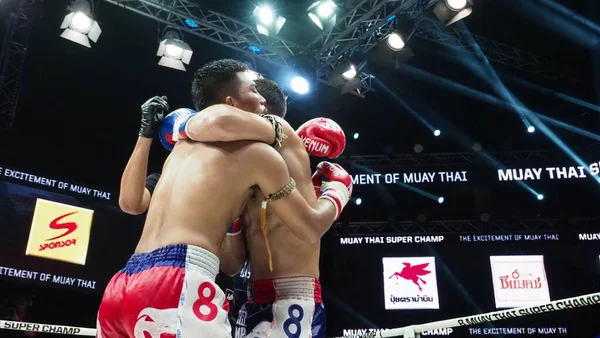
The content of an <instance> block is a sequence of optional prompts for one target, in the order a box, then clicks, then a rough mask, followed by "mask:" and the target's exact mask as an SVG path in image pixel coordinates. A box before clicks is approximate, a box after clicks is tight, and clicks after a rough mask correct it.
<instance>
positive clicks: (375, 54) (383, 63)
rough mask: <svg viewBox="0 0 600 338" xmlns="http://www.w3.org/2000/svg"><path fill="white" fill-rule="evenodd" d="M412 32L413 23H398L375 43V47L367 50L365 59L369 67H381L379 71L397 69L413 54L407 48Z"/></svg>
mask: <svg viewBox="0 0 600 338" xmlns="http://www.w3.org/2000/svg"><path fill="white" fill-rule="evenodd" d="M412 34H414V24H413V23H410V24H405V25H398V27H397V28H396V29H395V30H394V31H393V32H392V33H390V34H389V35H388V36H386V37H385V39H383V40H382V41H380V42H379V43H378V44H377V47H376V48H374V49H373V51H372V52H369V53H368V55H367V61H368V62H369V66H370V67H373V66H375V67H381V68H382V69H381V71H387V70H388V69H390V68H392V69H398V68H399V67H400V66H401V65H402V64H404V63H406V62H407V61H408V60H410V58H412V57H413V56H415V54H414V53H413V51H412V50H411V49H410V48H409V46H408V43H409V41H410V39H411V37H412Z"/></svg>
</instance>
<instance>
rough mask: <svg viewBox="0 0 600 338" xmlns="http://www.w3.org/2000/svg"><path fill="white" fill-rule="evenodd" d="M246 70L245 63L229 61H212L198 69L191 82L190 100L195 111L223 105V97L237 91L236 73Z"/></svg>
mask: <svg viewBox="0 0 600 338" xmlns="http://www.w3.org/2000/svg"><path fill="white" fill-rule="evenodd" d="M247 70H248V66H247V65H246V64H245V63H243V62H239V61H236V60H231V59H222V60H216V61H212V62H209V63H207V64H205V65H204V66H202V67H201V68H199V69H198V70H197V71H196V72H195V73H194V80H193V81H192V100H193V101H194V107H196V110H201V109H204V108H206V107H208V106H211V105H213V104H217V103H223V102H222V101H223V99H224V98H225V96H227V95H230V94H232V92H233V91H235V89H237V85H238V77H237V73H241V72H245V71H247Z"/></svg>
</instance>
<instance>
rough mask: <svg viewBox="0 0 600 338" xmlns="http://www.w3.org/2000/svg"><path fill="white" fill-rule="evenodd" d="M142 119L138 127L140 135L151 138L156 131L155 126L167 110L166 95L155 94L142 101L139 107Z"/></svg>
mask: <svg viewBox="0 0 600 338" xmlns="http://www.w3.org/2000/svg"><path fill="white" fill-rule="evenodd" d="M141 110H142V121H141V127H140V136H141V137H146V138H153V137H154V135H155V134H156V132H157V127H158V125H159V124H160V122H161V121H162V120H163V118H164V117H165V112H167V111H169V104H168V103H167V97H166V96H155V97H153V98H151V99H149V100H148V101H146V102H144V104H143V105H142V107H141Z"/></svg>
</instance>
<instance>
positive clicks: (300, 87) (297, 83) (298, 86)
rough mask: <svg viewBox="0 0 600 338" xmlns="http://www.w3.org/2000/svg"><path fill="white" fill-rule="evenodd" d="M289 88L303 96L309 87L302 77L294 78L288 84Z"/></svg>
mask: <svg viewBox="0 0 600 338" xmlns="http://www.w3.org/2000/svg"><path fill="white" fill-rule="evenodd" d="M290 86H291V87H292V90H293V91H294V92H296V93H298V94H300V95H304V94H306V93H308V92H309V91H310V86H309V85H308V81H306V79H305V78H303V77H302V76H295V77H294V78H293V79H292V82H290Z"/></svg>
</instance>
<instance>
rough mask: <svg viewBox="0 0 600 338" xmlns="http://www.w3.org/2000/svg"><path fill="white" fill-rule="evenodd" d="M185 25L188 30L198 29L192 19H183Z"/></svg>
mask: <svg viewBox="0 0 600 338" xmlns="http://www.w3.org/2000/svg"><path fill="white" fill-rule="evenodd" d="M185 25H186V26H188V27H190V28H198V27H199V26H198V23H197V22H196V21H194V20H192V19H185Z"/></svg>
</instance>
